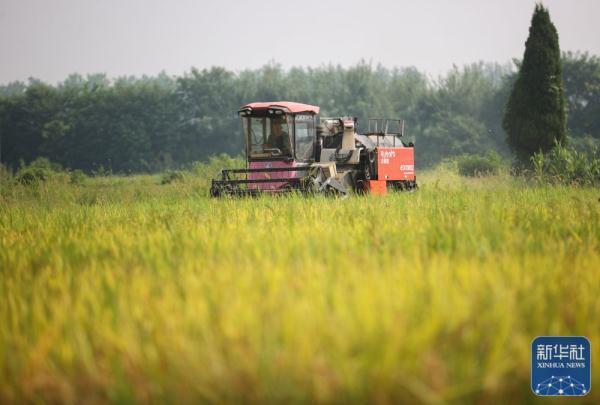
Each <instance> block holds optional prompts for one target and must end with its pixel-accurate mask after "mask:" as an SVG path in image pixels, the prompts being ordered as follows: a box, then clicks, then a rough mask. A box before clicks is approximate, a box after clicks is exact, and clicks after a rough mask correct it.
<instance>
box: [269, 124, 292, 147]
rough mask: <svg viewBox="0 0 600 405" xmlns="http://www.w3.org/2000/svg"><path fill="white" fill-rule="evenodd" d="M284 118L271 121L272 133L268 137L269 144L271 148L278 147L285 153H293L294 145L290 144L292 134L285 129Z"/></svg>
mask: <svg viewBox="0 0 600 405" xmlns="http://www.w3.org/2000/svg"><path fill="white" fill-rule="evenodd" d="M283 121H284V120H283V119H282V118H274V119H273V120H272V121H271V134H270V135H269V137H268V139H267V146H269V147H271V148H277V149H279V150H280V151H281V153H282V154H284V155H289V154H291V153H292V147H291V145H290V136H289V134H288V133H287V132H285V131H284V130H283Z"/></svg>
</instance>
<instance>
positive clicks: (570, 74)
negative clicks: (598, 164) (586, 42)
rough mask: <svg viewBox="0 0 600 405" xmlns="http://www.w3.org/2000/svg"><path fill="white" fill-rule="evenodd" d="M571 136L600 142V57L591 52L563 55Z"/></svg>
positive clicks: (568, 126)
mask: <svg viewBox="0 0 600 405" xmlns="http://www.w3.org/2000/svg"><path fill="white" fill-rule="evenodd" d="M562 66H563V81H564V84H565V91H566V94H567V107H568V111H569V119H568V122H567V128H568V130H569V133H570V134H571V135H572V136H574V137H577V138H593V139H594V140H595V141H596V142H600V119H598V117H600V58H599V57H598V56H590V55H589V54H588V53H572V52H567V53H565V54H563V58H562Z"/></svg>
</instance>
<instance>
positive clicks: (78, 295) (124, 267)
mask: <svg viewBox="0 0 600 405" xmlns="http://www.w3.org/2000/svg"><path fill="white" fill-rule="evenodd" d="M159 183H160V181H159V179H158V178H157V177H153V176H134V177H122V178H118V177H107V178H97V179H89V180H87V182H86V183H85V184H83V185H69V184H63V183H53V182H46V183H42V184H39V185H35V186H30V187H22V186H7V185H6V184H4V185H3V189H2V190H1V192H0V403H20V402H61V403H69V402H77V403H79V402H119V403H122V402H126V403H127V402H173V403H179V402H215V403H217V402H218V403H220V402H340V403H343V402H367V401H368V402H376V403H390V402H405V403H445V402H449V403H488V402H497V403H508V402H517V401H518V402H535V398H534V396H533V394H532V393H531V391H530V389H529V372H530V360H529V359H530V346H531V341H532V339H533V338H534V337H536V336H538V335H546V334H550V335H585V336H587V337H588V338H589V339H590V340H591V342H592V357H593V358H592V363H593V364H596V365H598V364H600V354H599V353H600V351H599V350H597V347H598V346H599V345H600V294H599V287H600V250H599V247H600V228H599V223H600V201H599V197H600V193H599V192H598V190H597V189H590V188H568V187H532V186H529V185H527V184H523V183H521V182H519V181H517V180H514V179H511V178H509V177H505V176H498V177H491V178H486V179H461V178H459V177H457V176H455V175H446V174H445V173H441V172H430V173H426V174H425V175H423V176H421V181H420V183H421V189H420V190H419V191H417V192H415V193H404V194H392V195H388V196H386V197H374V196H369V197H351V198H348V199H343V200H339V199H328V198H319V197H313V198H300V197H297V196H291V197H285V198H269V197H265V198H259V199H226V200H210V199H208V198H207V197H206V184H207V183H206V180H205V179H203V178H202V177H187V178H186V180H185V181H183V182H178V183H173V184H168V185H159ZM599 375H600V373H598V372H594V371H592V378H593V383H592V386H593V387H592V390H591V393H590V394H589V395H588V396H587V397H585V398H584V400H586V401H589V402H596V403H598V402H600V377H598V376H599Z"/></svg>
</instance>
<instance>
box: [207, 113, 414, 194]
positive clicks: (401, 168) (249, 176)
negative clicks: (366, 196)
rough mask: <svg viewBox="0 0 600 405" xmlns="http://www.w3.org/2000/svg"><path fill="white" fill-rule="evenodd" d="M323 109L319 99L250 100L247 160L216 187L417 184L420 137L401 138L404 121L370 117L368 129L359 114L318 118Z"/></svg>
mask: <svg viewBox="0 0 600 405" xmlns="http://www.w3.org/2000/svg"><path fill="white" fill-rule="evenodd" d="M318 114H319V107H316V106H312V105H308V104H301V103H293V102H265V103H251V104H247V105H245V106H243V107H242V108H241V109H240V110H239V115H240V117H241V120H242V128H243V133H244V139H245V152H246V168H243V169H242V168H239V169H223V170H221V173H220V175H219V177H218V178H217V179H214V180H213V181H212V186H211V189H210V193H211V195H212V196H213V197H219V196H223V195H248V194H249V195H254V194H259V193H262V192H268V193H282V192H287V191H293V190H297V191H302V192H312V193H314V192H322V193H330V194H341V195H344V194H347V193H348V192H349V191H351V190H354V191H358V192H367V191H371V192H376V193H379V194H382V193H385V192H386V191H387V189H388V188H395V189H400V190H405V189H406V190H412V189H413V188H415V187H416V182H415V175H414V145H413V144H412V143H410V144H404V143H403V142H402V140H401V139H400V138H401V137H402V135H403V129H404V122H403V121H401V120H388V119H371V120H369V129H368V130H367V132H366V133H364V134H358V133H357V132H356V131H357V119H356V118H355V117H339V118H322V119H321V120H320V121H319V116H318ZM391 124H396V128H397V130H396V131H395V132H394V131H393V130H391V129H390V127H391V126H393V125H391Z"/></svg>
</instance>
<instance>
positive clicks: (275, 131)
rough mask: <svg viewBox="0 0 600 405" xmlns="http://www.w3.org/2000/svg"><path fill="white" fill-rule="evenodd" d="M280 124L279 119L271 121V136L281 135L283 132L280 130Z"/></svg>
mask: <svg viewBox="0 0 600 405" xmlns="http://www.w3.org/2000/svg"><path fill="white" fill-rule="evenodd" d="M282 123H283V119H281V118H275V119H273V134H275V135H281V134H282V132H283V131H282V129H281V125H282Z"/></svg>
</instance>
